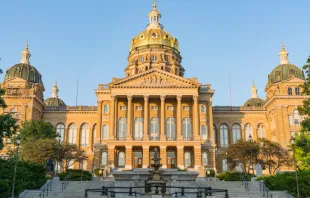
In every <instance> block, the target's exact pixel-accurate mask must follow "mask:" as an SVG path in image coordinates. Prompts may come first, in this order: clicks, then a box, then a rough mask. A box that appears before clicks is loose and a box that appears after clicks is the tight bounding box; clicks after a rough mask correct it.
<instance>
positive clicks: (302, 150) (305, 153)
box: [295, 133, 310, 170]
mask: <svg viewBox="0 0 310 198" xmlns="http://www.w3.org/2000/svg"><path fill="white" fill-rule="evenodd" d="M295 157H296V161H297V162H298V167H299V169H308V170H309V169H310V136H309V135H308V134H305V133H301V134H300V135H299V136H296V137H295Z"/></svg>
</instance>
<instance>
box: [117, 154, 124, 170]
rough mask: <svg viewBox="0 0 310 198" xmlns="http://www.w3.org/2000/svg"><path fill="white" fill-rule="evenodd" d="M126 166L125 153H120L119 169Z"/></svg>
mask: <svg viewBox="0 0 310 198" xmlns="http://www.w3.org/2000/svg"><path fill="white" fill-rule="evenodd" d="M124 166H125V153H124V151H120V152H119V153H118V167H124Z"/></svg>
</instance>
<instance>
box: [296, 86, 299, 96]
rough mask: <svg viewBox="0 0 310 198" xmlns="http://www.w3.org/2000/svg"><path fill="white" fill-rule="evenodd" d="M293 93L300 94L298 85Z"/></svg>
mask: <svg viewBox="0 0 310 198" xmlns="http://www.w3.org/2000/svg"><path fill="white" fill-rule="evenodd" d="M295 94H296V95H300V89H299V87H295Z"/></svg>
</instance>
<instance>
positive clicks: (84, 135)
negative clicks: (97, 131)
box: [81, 124, 89, 146]
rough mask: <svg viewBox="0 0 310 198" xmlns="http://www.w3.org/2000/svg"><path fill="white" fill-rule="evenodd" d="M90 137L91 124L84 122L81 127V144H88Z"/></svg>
mask: <svg viewBox="0 0 310 198" xmlns="http://www.w3.org/2000/svg"><path fill="white" fill-rule="evenodd" d="M88 139H89V126H88V124H83V125H82V127H81V146H88Z"/></svg>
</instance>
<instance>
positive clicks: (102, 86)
mask: <svg viewBox="0 0 310 198" xmlns="http://www.w3.org/2000/svg"><path fill="white" fill-rule="evenodd" d="M98 90H110V89H109V86H108V85H107V84H99V85H98Z"/></svg>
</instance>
